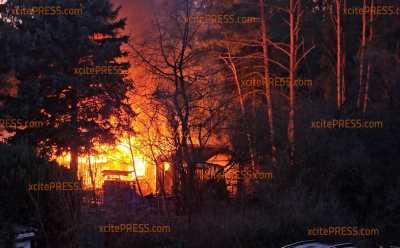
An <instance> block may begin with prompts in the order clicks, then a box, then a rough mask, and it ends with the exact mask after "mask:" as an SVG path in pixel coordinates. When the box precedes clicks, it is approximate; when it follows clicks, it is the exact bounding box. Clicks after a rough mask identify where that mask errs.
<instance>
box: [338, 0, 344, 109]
mask: <svg viewBox="0 0 400 248" xmlns="http://www.w3.org/2000/svg"><path fill="white" fill-rule="evenodd" d="M341 7H342V6H341V1H340V0H336V105H337V109H338V110H339V111H340V109H341V108H342V103H343V95H344V89H343V87H344V85H343V81H344V80H342V78H343V76H342V73H343V70H342V69H343V67H342V65H343V64H342V16H341Z"/></svg>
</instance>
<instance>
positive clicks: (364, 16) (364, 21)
mask: <svg viewBox="0 0 400 248" xmlns="http://www.w3.org/2000/svg"><path fill="white" fill-rule="evenodd" d="M366 7H367V0H364V4H363V8H364V9H366ZM366 25H367V14H366V11H363V14H362V34H361V54H360V75H359V77H360V84H359V90H358V97H357V108H358V109H359V108H360V106H361V98H362V95H363V92H362V91H363V79H364V59H365V46H366V42H367V40H366V31H367V26H366Z"/></svg>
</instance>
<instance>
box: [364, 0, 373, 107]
mask: <svg viewBox="0 0 400 248" xmlns="http://www.w3.org/2000/svg"><path fill="white" fill-rule="evenodd" d="M373 8H374V0H371V8H370V9H373ZM373 22H374V15H373V14H370V16H369V37H368V43H369V44H371V42H372V39H373V38H374V24H373ZM370 77H371V62H370V61H369V60H368V64H367V78H366V81H365V88H364V99H363V113H365V112H367V105H368V92H369V80H370Z"/></svg>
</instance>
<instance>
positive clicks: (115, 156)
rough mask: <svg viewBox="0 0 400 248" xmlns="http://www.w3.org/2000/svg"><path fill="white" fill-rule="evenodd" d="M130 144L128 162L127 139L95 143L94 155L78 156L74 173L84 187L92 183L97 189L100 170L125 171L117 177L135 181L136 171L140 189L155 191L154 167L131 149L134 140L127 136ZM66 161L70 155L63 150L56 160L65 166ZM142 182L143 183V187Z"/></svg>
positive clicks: (133, 147)
mask: <svg viewBox="0 0 400 248" xmlns="http://www.w3.org/2000/svg"><path fill="white" fill-rule="evenodd" d="M131 145H132V153H133V161H134V163H132V156H131V149H130V148H129V141H128V140H122V141H121V142H120V143H119V144H118V145H116V146H108V145H96V151H97V152H98V154H96V155H91V156H88V155H82V156H79V158H78V161H79V172H78V173H79V177H80V178H81V179H82V181H83V186H84V188H86V189H91V188H93V182H94V184H95V187H96V188H101V187H102V185H103V183H104V179H105V178H104V177H103V175H102V171H103V170H120V171H128V172H129V175H128V176H120V180H122V181H135V182H136V178H135V170H136V175H137V179H138V180H139V183H140V186H141V188H145V190H143V189H142V191H145V192H146V193H151V192H153V191H154V190H155V176H154V173H152V172H153V171H154V172H155V166H154V165H153V164H152V163H151V161H150V160H149V159H147V158H146V157H145V156H144V155H143V154H141V153H140V152H139V151H137V149H135V146H138V142H137V141H136V140H133V139H131ZM70 160H71V156H70V154H69V153H65V154H63V155H62V156H59V157H57V158H56V161H57V162H58V163H59V164H61V165H63V166H65V167H69V162H70ZM152 167H153V168H152ZM153 177H154V178H153ZM142 183H143V184H144V185H143V186H142ZM153 184H154V185H153ZM149 185H150V186H149Z"/></svg>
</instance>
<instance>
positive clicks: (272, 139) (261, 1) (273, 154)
mask: <svg viewBox="0 0 400 248" xmlns="http://www.w3.org/2000/svg"><path fill="white" fill-rule="evenodd" d="M259 4H260V14H261V35H262V47H263V59H264V80H265V97H266V100H267V120H268V126H269V130H270V133H269V135H270V137H269V138H270V142H271V160H272V164H274V165H275V164H276V160H277V154H276V153H277V151H276V146H275V130H274V122H273V114H272V96H271V85H270V83H269V81H270V77H269V51H268V39H267V35H268V26H267V18H266V16H265V5H264V0H259Z"/></svg>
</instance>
